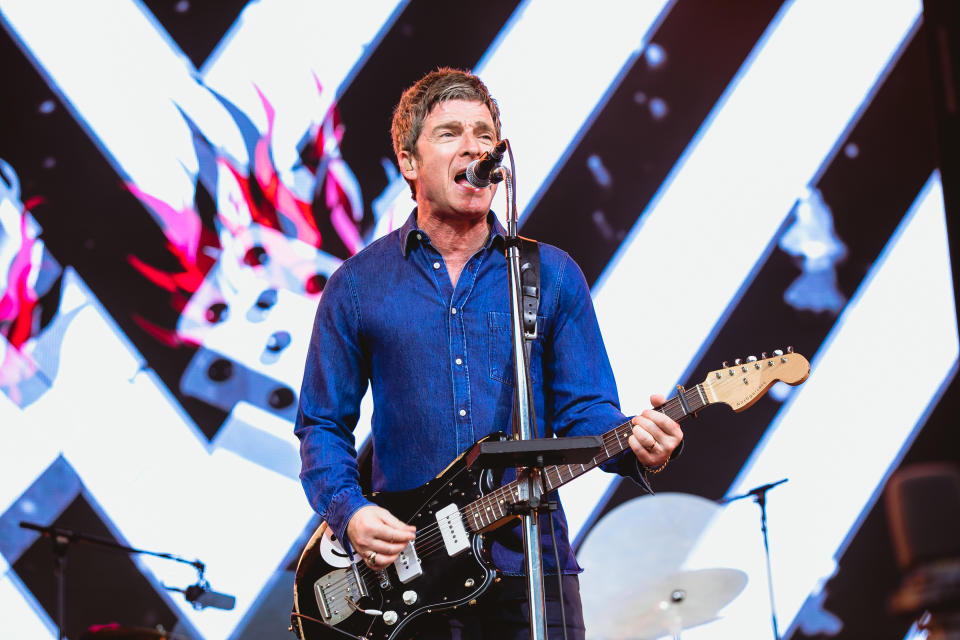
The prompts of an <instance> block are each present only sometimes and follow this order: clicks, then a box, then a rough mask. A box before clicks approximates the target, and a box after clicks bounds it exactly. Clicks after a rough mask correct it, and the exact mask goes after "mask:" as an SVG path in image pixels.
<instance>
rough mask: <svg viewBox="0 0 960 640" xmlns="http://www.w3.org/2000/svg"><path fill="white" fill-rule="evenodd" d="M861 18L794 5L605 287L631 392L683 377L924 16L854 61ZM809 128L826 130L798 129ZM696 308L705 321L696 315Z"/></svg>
mask: <svg viewBox="0 0 960 640" xmlns="http://www.w3.org/2000/svg"><path fill="white" fill-rule="evenodd" d="M862 9H863V7H855V6H853V4H852V3H850V4H846V5H843V8H842V9H841V8H840V7H839V6H838V5H836V4H835V3H831V2H827V1H820V2H797V3H791V4H789V5H786V6H785V7H784V8H783V10H782V11H781V13H780V14H779V15H778V17H777V18H776V19H775V20H774V21H773V22H772V23H771V25H770V27H769V29H768V32H767V33H766V34H765V35H764V38H763V39H762V40H761V41H760V42H759V43H758V45H757V47H756V49H755V50H754V52H753V54H751V59H750V60H749V61H748V62H747V63H746V64H745V66H744V67H743V69H742V70H741V72H740V73H739V74H738V77H737V78H736V79H735V80H734V82H733V83H732V85H731V86H730V88H729V89H728V92H727V94H726V95H725V96H724V97H723V98H722V99H721V101H720V102H719V103H718V104H717V107H716V108H715V109H714V111H713V113H712V114H711V115H710V117H709V118H708V120H707V122H706V123H705V124H704V126H703V127H702V129H701V133H700V134H699V135H698V137H697V139H696V140H694V141H693V142H692V143H691V145H690V147H689V148H688V150H687V152H686V153H685V154H684V157H683V158H682V159H681V160H680V162H679V163H678V164H677V166H676V167H675V169H674V171H673V172H672V174H671V176H670V177H669V178H668V180H667V181H666V182H665V183H664V185H663V186H662V187H661V190H660V192H659V193H658V194H657V196H656V198H655V200H654V202H653V203H651V205H650V206H649V207H648V208H647V210H646V211H645V212H644V214H643V216H642V217H641V219H640V221H639V222H638V223H637V225H636V227H635V228H634V230H633V231H632V233H631V236H630V237H629V238H628V240H627V241H626V242H624V243H623V245H621V248H620V251H619V253H618V255H617V256H616V258H615V259H614V260H613V261H612V262H611V264H610V266H609V267H608V269H607V271H606V272H605V273H604V275H603V277H602V278H601V280H600V281H599V282H598V283H597V284H596V285H595V286H594V303H595V305H596V309H597V315H598V317H599V318H600V326H601V328H602V329H603V331H604V336H605V340H606V343H607V348H608V350H609V351H610V355H611V363H612V364H613V368H614V373H615V374H616V376H617V382H618V384H619V386H620V388H621V389H629V390H631V391H633V392H634V393H635V394H639V393H644V392H645V391H644V390H657V389H660V390H664V391H666V390H667V389H669V385H670V384H671V382H672V381H675V380H680V379H681V378H682V375H683V373H684V371H685V370H686V368H687V366H688V363H689V362H691V361H692V360H693V359H694V358H695V357H696V356H697V354H698V353H699V352H700V351H701V350H702V349H703V346H704V341H705V340H706V339H707V338H708V336H709V335H710V332H711V330H712V329H713V328H714V326H715V325H716V324H717V323H718V322H719V321H722V318H723V317H724V315H725V314H727V313H728V312H729V311H728V310H729V309H730V308H731V307H732V306H734V305H735V302H732V301H735V300H736V299H737V298H738V297H739V295H740V291H741V288H742V287H743V286H744V283H748V282H749V278H750V277H752V272H753V270H754V268H755V265H756V264H757V263H758V261H759V260H760V259H761V258H762V257H763V256H764V255H765V254H766V253H767V252H768V250H769V248H770V241H771V238H773V237H774V234H775V232H777V231H778V230H779V229H780V226H781V224H782V223H783V220H784V218H785V216H786V215H787V213H788V212H789V211H790V208H791V206H792V204H793V202H794V200H795V199H796V197H797V196H798V195H799V194H800V193H801V192H802V190H803V188H804V186H805V185H806V184H807V183H808V182H809V180H810V179H811V177H812V176H814V175H815V173H816V171H817V169H818V168H819V167H820V166H821V165H822V164H823V162H824V159H825V158H826V157H828V154H829V153H830V152H831V151H832V150H833V148H834V146H835V143H836V140H837V139H838V137H839V136H840V135H841V134H842V133H843V132H844V130H845V129H846V128H847V126H848V124H849V123H850V122H851V120H853V119H854V118H855V116H856V114H857V113H859V111H860V109H861V107H862V104H863V101H864V99H865V98H866V97H867V96H868V95H869V94H870V91H871V89H872V88H873V86H874V84H875V83H876V81H877V79H878V78H879V77H880V76H881V74H882V73H883V71H884V69H885V68H887V66H888V64H889V63H890V61H891V59H892V58H893V57H894V55H895V53H896V52H897V51H898V50H899V49H900V48H901V46H902V45H903V42H904V40H905V39H906V38H907V36H908V35H909V34H910V32H911V30H912V29H913V28H914V25H915V24H916V21H917V19H918V16H919V13H920V5H919V3H917V2H915V1H913V0H907V1H903V2H899V3H888V4H887V5H885V7H884V9H885V11H886V13H884V14H882V15H876V16H875V18H876V24H875V28H874V29H872V30H871V33H870V36H869V37H865V38H864V41H863V42H862V43H861V45H862V46H860V47H858V49H857V52H856V54H851V52H850V51H849V50H848V49H849V47H848V41H847V34H848V33H849V32H850V31H849V30H852V29H855V28H856V26H857V25H858V24H859V23H860V21H861V20H862V15H863V12H862ZM811 41H816V42H817V43H818V47H817V48H816V50H815V51H808V50H807V47H806V43H808V42H811ZM798 51H807V55H804V56H799V55H798V53H797V52H798ZM827 95H829V100H828V99H826V98H825V96H827ZM812 114H815V115H812ZM809 120H815V121H816V123H817V126H816V127H809V128H807V127H793V126H791V123H792V122H796V121H809ZM731 150H737V155H732V154H733V152H732V151H731ZM705 212H707V213H705ZM718 247H719V248H723V247H736V251H733V250H727V251H720V252H718ZM702 260H706V261H707V262H706V263H704V262H701V261H702ZM666 270H669V280H665V277H666V275H667V274H666V273H665V271H666ZM654 295H656V297H657V302H656V306H655V307H654V308H652V309H649V310H644V311H641V312H637V311H634V312H632V313H623V312H622V311H621V310H622V307H623V304H624V302H623V301H626V300H635V299H638V298H639V299H641V300H642V299H643V298H652V297H653V296H654ZM694 300H695V301H696V305H697V306H696V308H697V312H696V313H686V312H685V309H686V308H687V307H688V306H689V304H690V302H691V301H694ZM718 319H720V320H718ZM638 323H642V324H641V325H640V326H641V330H640V331H638V330H637V325H638ZM666 336H669V337H670V338H671V339H669V340H665V339H664V337H666ZM644 406H645V405H644V404H643V399H638V398H636V396H634V397H633V404H632V405H631V404H628V403H627V402H625V403H624V410H625V411H626V412H627V413H638V412H639V411H640V410H642V409H643V408H644ZM589 476H593V478H590V480H586V479H581V480H579V481H578V484H579V485H580V486H576V485H571V486H570V489H571V491H570V492H568V493H573V491H574V490H575V491H576V492H577V494H578V495H582V496H584V498H583V499H580V500H577V501H576V504H578V505H586V504H593V502H592V501H588V500H587V499H586V497H587V496H591V495H592V496H596V495H599V494H602V493H604V492H606V491H607V490H608V488H609V486H610V483H611V481H612V479H611V478H609V477H606V476H601V475H600V474H598V473H592V474H588V477H589ZM574 487H575V488H574ZM567 495H568V494H567V493H565V494H564V500H565V504H568V505H569V502H568V501H567ZM572 511H573V510H572V509H569V507H568V518H569V519H570V524H571V531H572V532H579V530H580V527H581V526H582V524H583V523H584V522H585V521H586V520H587V519H588V518H589V517H590V514H589V513H585V512H584V511H577V512H573V513H571V512H572ZM575 535H576V533H575Z"/></svg>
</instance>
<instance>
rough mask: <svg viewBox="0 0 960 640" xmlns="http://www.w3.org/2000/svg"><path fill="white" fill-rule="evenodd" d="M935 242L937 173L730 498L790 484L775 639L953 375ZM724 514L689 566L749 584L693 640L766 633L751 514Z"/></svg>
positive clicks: (773, 524)
mask: <svg viewBox="0 0 960 640" xmlns="http://www.w3.org/2000/svg"><path fill="white" fill-rule="evenodd" d="M946 234H947V230H946V222H945V214H944V207H943V194H942V190H941V185H940V176H939V174H938V173H935V174H934V175H933V176H932V177H931V178H930V180H929V181H928V183H927V184H926V185H925V186H924V188H923V190H922V191H921V193H920V195H919V197H918V198H917V200H916V202H915V203H914V205H913V206H912V207H911V210H910V212H909V213H908V214H907V216H906V217H905V218H904V220H903V222H902V223H901V225H900V227H899V228H898V230H897V232H896V233H895V234H894V236H893V238H892V239H891V240H890V242H889V243H888V246H887V248H886V249H885V250H884V255H882V256H881V258H880V259H879V260H878V261H877V263H876V264H875V266H874V268H873V270H872V271H871V273H870V274H869V275H868V276H867V279H866V280H865V282H864V283H863V285H861V287H860V290H859V291H858V292H857V294H856V295H855V297H854V298H853V299H852V300H851V302H850V303H849V305H848V306H847V308H846V310H845V311H844V313H843V315H842V316H841V317H840V319H839V321H838V322H837V324H836V325H835V327H834V329H833V330H832V331H831V333H830V335H829V336H828V337H827V339H826V340H825V342H824V345H823V347H822V348H821V350H820V352H819V353H818V356H817V357H816V358H815V359H814V360H813V362H812V373H811V374H810V378H809V379H808V380H807V382H805V383H804V384H803V386H801V387H799V388H798V390H797V391H796V392H795V394H794V395H793V396H792V398H791V400H790V401H789V403H788V405H787V406H786V407H785V408H784V409H783V410H782V411H781V412H780V415H779V416H778V418H777V420H776V421H775V422H774V423H773V425H771V427H770V428H769V429H768V431H767V434H766V436H765V437H764V439H763V440H762V441H761V443H760V444H759V445H758V446H757V448H756V450H755V451H754V453H753V455H752V456H751V457H750V459H749V460H748V461H747V464H745V465H744V467H743V470H742V471H741V473H740V475H739V477H738V478H737V480H736V481H735V482H734V483H733V485H731V487H730V490H729V492H728V495H738V494H741V493H743V492H746V491H748V490H749V489H750V488H751V487H754V486H758V485H761V484H764V483H767V482H770V481H773V480H778V479H780V478H789V480H790V481H789V482H788V483H786V484H783V485H781V486H778V487H777V488H776V489H773V491H772V492H771V493H770V495H769V497H768V500H767V514H768V524H769V531H770V536H771V545H770V546H771V554H772V558H771V563H772V567H773V571H772V574H773V578H774V587H775V594H776V603H777V609H778V615H779V618H780V621H781V625H780V628H781V629H784V630H785V629H787V628H788V627H789V625H790V621H791V620H793V619H794V616H796V615H797V613H798V611H799V610H800V607H801V606H802V605H803V604H804V602H805V600H806V599H807V596H808V594H811V592H814V593H816V592H818V591H819V590H820V589H821V588H822V585H823V583H824V581H825V580H826V579H828V578H829V577H830V576H831V575H832V574H833V573H834V571H835V569H836V563H835V558H838V557H839V556H840V555H841V554H842V553H843V551H844V548H845V545H846V544H847V541H848V537H849V536H852V535H853V534H855V532H856V530H857V529H858V528H859V525H860V523H861V521H862V519H863V518H864V517H866V515H867V513H868V512H869V511H870V509H871V508H872V507H873V505H874V503H875V501H876V499H877V498H878V495H879V491H880V489H881V488H882V487H883V485H884V482H885V479H886V477H887V475H888V474H889V473H890V472H891V471H892V470H893V469H895V468H896V466H897V464H898V463H899V461H900V459H901V457H902V456H903V454H904V453H905V452H906V450H907V448H908V447H909V444H910V442H911V441H912V440H913V437H914V435H915V434H916V433H917V432H918V431H919V430H920V429H921V428H922V427H923V424H924V421H925V419H926V415H927V413H928V411H929V410H930V408H931V407H932V406H933V405H935V404H936V403H937V401H938V400H939V398H940V394H941V392H942V390H943V389H944V388H945V386H946V384H948V383H949V381H950V380H951V379H952V377H953V375H954V372H955V370H956V365H957V357H958V355H960V340H958V336H957V319H956V311H955V308H954V295H953V282H952V278H951V270H950V258H949V250H948V246H947V239H946V238H947V235H946ZM734 504H735V505H736V506H734V505H731V506H730V508H728V509H727V510H725V512H724V514H723V515H722V517H721V518H718V519H717V520H716V522H715V523H714V526H713V529H712V530H710V531H708V532H707V533H706V534H704V536H703V537H702V538H701V540H702V541H703V542H702V544H701V546H700V548H699V549H698V550H697V551H695V552H694V554H693V555H692V556H691V558H690V565H692V566H697V565H699V566H716V564H715V563H716V562H717V560H718V559H719V558H724V559H725V560H726V561H728V562H730V563H731V564H730V565H729V566H735V567H737V568H740V569H743V570H745V571H747V572H748V573H749V574H750V583H749V584H748V586H747V589H746V590H745V591H744V593H743V594H742V595H741V596H740V597H739V598H738V599H737V600H736V601H735V602H734V604H733V605H731V606H730V607H729V609H728V610H727V612H726V614H725V619H724V621H723V622H722V625H721V623H717V624H716V625H711V626H710V627H708V628H705V630H704V633H707V631H708V630H709V633H708V634H707V635H701V636H700V637H704V638H706V637H718V635H719V636H720V637H726V636H727V634H725V633H724V632H723V631H722V629H721V626H723V627H725V628H728V629H729V630H730V632H732V631H733V630H734V629H736V635H738V636H741V637H761V636H762V633H763V631H764V630H765V629H766V628H767V627H768V624H769V621H768V620H767V619H766V618H765V616H761V615H758V613H757V612H758V611H765V610H766V611H769V603H768V596H767V588H766V573H765V567H764V560H763V553H762V550H763V547H762V543H761V540H760V539H759V536H758V533H759V510H758V508H757V507H756V506H754V505H752V504H749V501H741V502H738V503H734ZM751 630H752V631H751ZM687 635H688V634H687V632H684V637H685V638H686V637H687ZM689 637H690V638H692V639H695V638H697V637H698V636H697V635H696V632H691V633H690V634H689Z"/></svg>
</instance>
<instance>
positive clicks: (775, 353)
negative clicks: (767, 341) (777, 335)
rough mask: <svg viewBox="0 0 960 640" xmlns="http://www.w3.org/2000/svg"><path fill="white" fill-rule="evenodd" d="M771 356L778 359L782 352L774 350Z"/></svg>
mask: <svg viewBox="0 0 960 640" xmlns="http://www.w3.org/2000/svg"><path fill="white" fill-rule="evenodd" d="M773 355H775V356H778V357H779V356H782V355H783V351H781V350H780V349H774V350H773Z"/></svg>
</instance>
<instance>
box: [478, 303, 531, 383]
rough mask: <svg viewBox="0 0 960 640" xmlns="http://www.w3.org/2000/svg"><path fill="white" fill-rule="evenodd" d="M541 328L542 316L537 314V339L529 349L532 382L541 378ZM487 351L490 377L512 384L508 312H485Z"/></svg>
mask: <svg viewBox="0 0 960 640" xmlns="http://www.w3.org/2000/svg"><path fill="white" fill-rule="evenodd" d="M543 328H544V317H543V316H537V339H536V340H534V341H533V347H532V348H531V350H530V378H531V381H532V382H533V383H534V384H538V383H539V382H541V381H542V380H543ZM487 329H488V330H487V340H488V347H487V352H488V354H489V359H490V377H491V378H493V379H494V380H497V381H498V382H502V383H503V384H506V385H510V386H511V387H512V386H513V344H512V337H511V329H510V314H509V313H503V312H500V311H489V312H487Z"/></svg>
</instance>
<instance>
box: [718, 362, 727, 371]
mask: <svg viewBox="0 0 960 640" xmlns="http://www.w3.org/2000/svg"><path fill="white" fill-rule="evenodd" d="M720 368H721V369H726V368H727V361H726V360H724V361H723V362H721V363H720Z"/></svg>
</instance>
